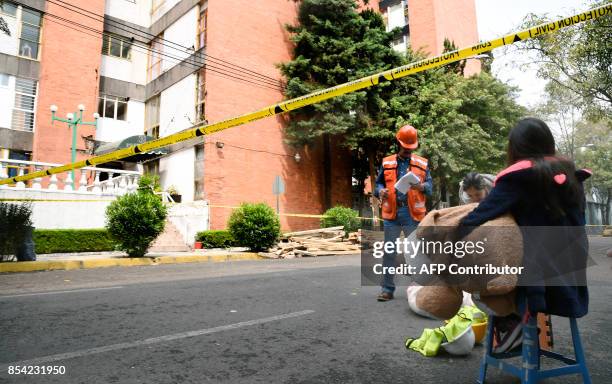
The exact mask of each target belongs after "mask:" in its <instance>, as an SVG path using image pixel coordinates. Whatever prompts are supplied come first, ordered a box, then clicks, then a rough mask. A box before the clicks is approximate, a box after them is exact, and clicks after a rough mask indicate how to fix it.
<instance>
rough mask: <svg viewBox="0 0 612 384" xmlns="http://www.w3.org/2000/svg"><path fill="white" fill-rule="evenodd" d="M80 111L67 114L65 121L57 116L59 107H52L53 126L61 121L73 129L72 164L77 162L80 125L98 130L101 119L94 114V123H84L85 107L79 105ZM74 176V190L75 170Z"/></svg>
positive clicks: (72, 172)
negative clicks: (90, 126)
mask: <svg viewBox="0 0 612 384" xmlns="http://www.w3.org/2000/svg"><path fill="white" fill-rule="evenodd" d="M77 108H78V109H79V111H78V112H75V113H67V114H66V118H65V119H63V118H61V117H57V116H55V113H56V112H57V105H52V106H51V107H50V109H51V124H53V122H54V121H61V122H62V123H66V124H68V128H72V157H71V159H72V163H74V162H75V161H76V139H77V129H78V128H79V125H93V126H94V127H96V128H97V126H98V118H99V117H100V115H98V113H97V112H96V113H94V114H93V117H94V121H83V111H84V110H85V106H84V105H83V104H79V105H78V107H77ZM71 174H72V189H74V180H75V179H74V169H73V170H72V171H71Z"/></svg>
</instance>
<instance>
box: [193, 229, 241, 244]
mask: <svg viewBox="0 0 612 384" xmlns="http://www.w3.org/2000/svg"><path fill="white" fill-rule="evenodd" d="M196 241H201V242H202V246H203V247H204V248H229V247H231V246H234V245H235V244H236V241H235V240H234V237H233V236H232V234H231V233H230V231H227V230H221V231H202V232H198V233H197V234H196Z"/></svg>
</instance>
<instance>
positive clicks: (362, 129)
mask: <svg viewBox="0 0 612 384" xmlns="http://www.w3.org/2000/svg"><path fill="white" fill-rule="evenodd" d="M357 9H358V7H357V4H356V2H355V1H354V0H302V1H301V2H300V6H299V11H298V19H297V21H298V23H297V24H296V25H291V26H287V29H288V31H289V32H290V33H291V39H292V41H293V42H294V43H295V47H294V52H293V60H291V61H289V62H287V63H283V64H281V65H280V69H281V71H282V73H283V75H284V76H285V77H286V78H287V90H286V97H287V98H294V97H298V96H301V95H304V94H307V93H310V92H313V91H316V90H319V89H324V88H328V87H332V86H335V85H338V84H341V83H344V82H347V81H351V80H354V79H356V78H360V77H363V76H366V75H371V74H373V73H376V72H380V71H383V70H386V69H390V68H393V67H397V66H400V65H403V64H407V63H409V62H412V61H416V60H418V59H420V58H422V57H423V56H422V54H421V53H413V52H411V51H408V52H406V53H405V54H399V53H397V52H395V51H394V50H393V49H392V48H391V42H392V41H393V39H394V36H395V33H397V31H391V32H386V28H385V24H384V21H383V19H382V17H381V15H380V14H379V13H377V12H374V11H371V10H363V11H361V12H359V11H358V10H357ZM447 45H448V47H447V48H448V49H452V43H451V42H450V41H448V42H447ZM461 72H462V71H461V64H459V65H457V66H454V67H453V68H448V69H447V68H438V69H433V70H428V71H425V72H421V73H418V74H415V75H413V76H409V77H406V78H403V79H400V80H396V81H392V82H388V83H383V84H381V85H379V86H376V87H372V88H369V89H367V90H363V91H359V92H354V93H351V94H348V95H345V96H340V97H336V98H334V99H331V100H328V101H325V102H322V103H319V104H316V105H313V106H308V107H305V108H302V109H299V110H296V111H292V112H290V113H289V122H288V126H287V131H286V135H287V139H288V141H289V143H290V144H293V145H313V143H317V141H318V140H320V139H322V140H321V141H322V143H323V146H324V151H325V152H329V143H330V142H331V141H332V140H334V141H336V142H338V143H341V144H342V145H344V146H346V147H348V148H349V149H351V150H353V167H354V170H355V172H354V173H355V177H356V178H357V179H358V180H360V181H362V180H363V179H364V178H365V175H370V176H371V177H372V178H373V177H374V176H375V174H376V169H375V167H377V165H378V164H379V161H380V159H381V157H382V156H384V155H386V154H389V153H392V152H393V151H394V150H395V147H394V145H395V132H396V130H397V128H399V127H400V126H401V125H403V124H406V123H410V124H412V125H413V126H415V127H416V128H417V129H418V130H419V135H420V138H421V140H420V141H421V143H422V144H421V148H420V150H419V151H420V153H422V154H423V155H424V156H426V157H428V158H429V159H430V161H431V169H432V175H433V177H434V178H436V180H437V183H436V185H435V187H436V190H437V194H438V195H440V194H444V192H446V191H445V190H446V189H448V190H449V192H450V193H452V194H455V193H456V191H455V189H456V188H455V187H454V185H456V183H457V182H458V181H459V178H461V177H462V176H463V174H464V173H466V172H468V171H471V170H478V171H483V172H484V171H488V172H490V171H496V170H499V168H500V167H501V166H502V165H503V164H502V163H503V158H504V147H505V142H506V136H507V133H508V130H509V128H510V127H511V126H512V125H513V124H514V123H515V122H516V120H517V119H518V118H519V117H520V116H522V115H524V114H525V111H524V109H523V108H522V107H520V106H518V105H517V104H516V102H515V101H514V98H513V97H514V90H513V89H512V88H510V87H508V86H506V85H505V84H503V83H501V82H499V81H498V80H496V79H495V78H493V77H492V76H491V75H489V74H487V73H482V74H480V75H478V76H474V77H471V78H465V77H463V76H462V75H461ZM324 158H327V156H324ZM324 170H325V174H326V177H325V180H324V182H325V185H326V186H328V185H329V184H330V182H329V181H330V176H329V174H330V172H329V163H327V164H324ZM372 181H373V180H372ZM446 186H448V187H449V188H446ZM326 200H327V205H328V207H329V200H328V199H326Z"/></svg>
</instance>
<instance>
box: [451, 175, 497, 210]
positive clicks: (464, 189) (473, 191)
mask: <svg viewBox="0 0 612 384" xmlns="http://www.w3.org/2000/svg"><path fill="white" fill-rule="evenodd" d="M494 181H495V176H493V175H489V174H486V173H477V172H470V173H468V174H467V175H465V177H464V178H463V180H462V181H461V182H460V183H459V199H460V200H461V204H470V203H480V202H481V201H482V200H484V198H485V197H487V195H488V194H489V192H490V191H491V188H493V182H494Z"/></svg>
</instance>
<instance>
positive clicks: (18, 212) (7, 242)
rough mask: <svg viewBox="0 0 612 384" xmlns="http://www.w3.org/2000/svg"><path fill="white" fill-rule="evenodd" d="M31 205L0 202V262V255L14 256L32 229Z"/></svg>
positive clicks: (28, 203)
mask: <svg viewBox="0 0 612 384" xmlns="http://www.w3.org/2000/svg"><path fill="white" fill-rule="evenodd" d="M31 216H32V205H31V203H30V202H25V203H4V202H0V261H2V260H3V259H4V258H3V257H2V255H11V257H10V258H12V255H13V254H15V252H16V251H17V248H18V247H19V246H20V245H21V244H22V243H23V241H24V240H25V236H26V233H27V232H28V230H30V227H32V220H31Z"/></svg>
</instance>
